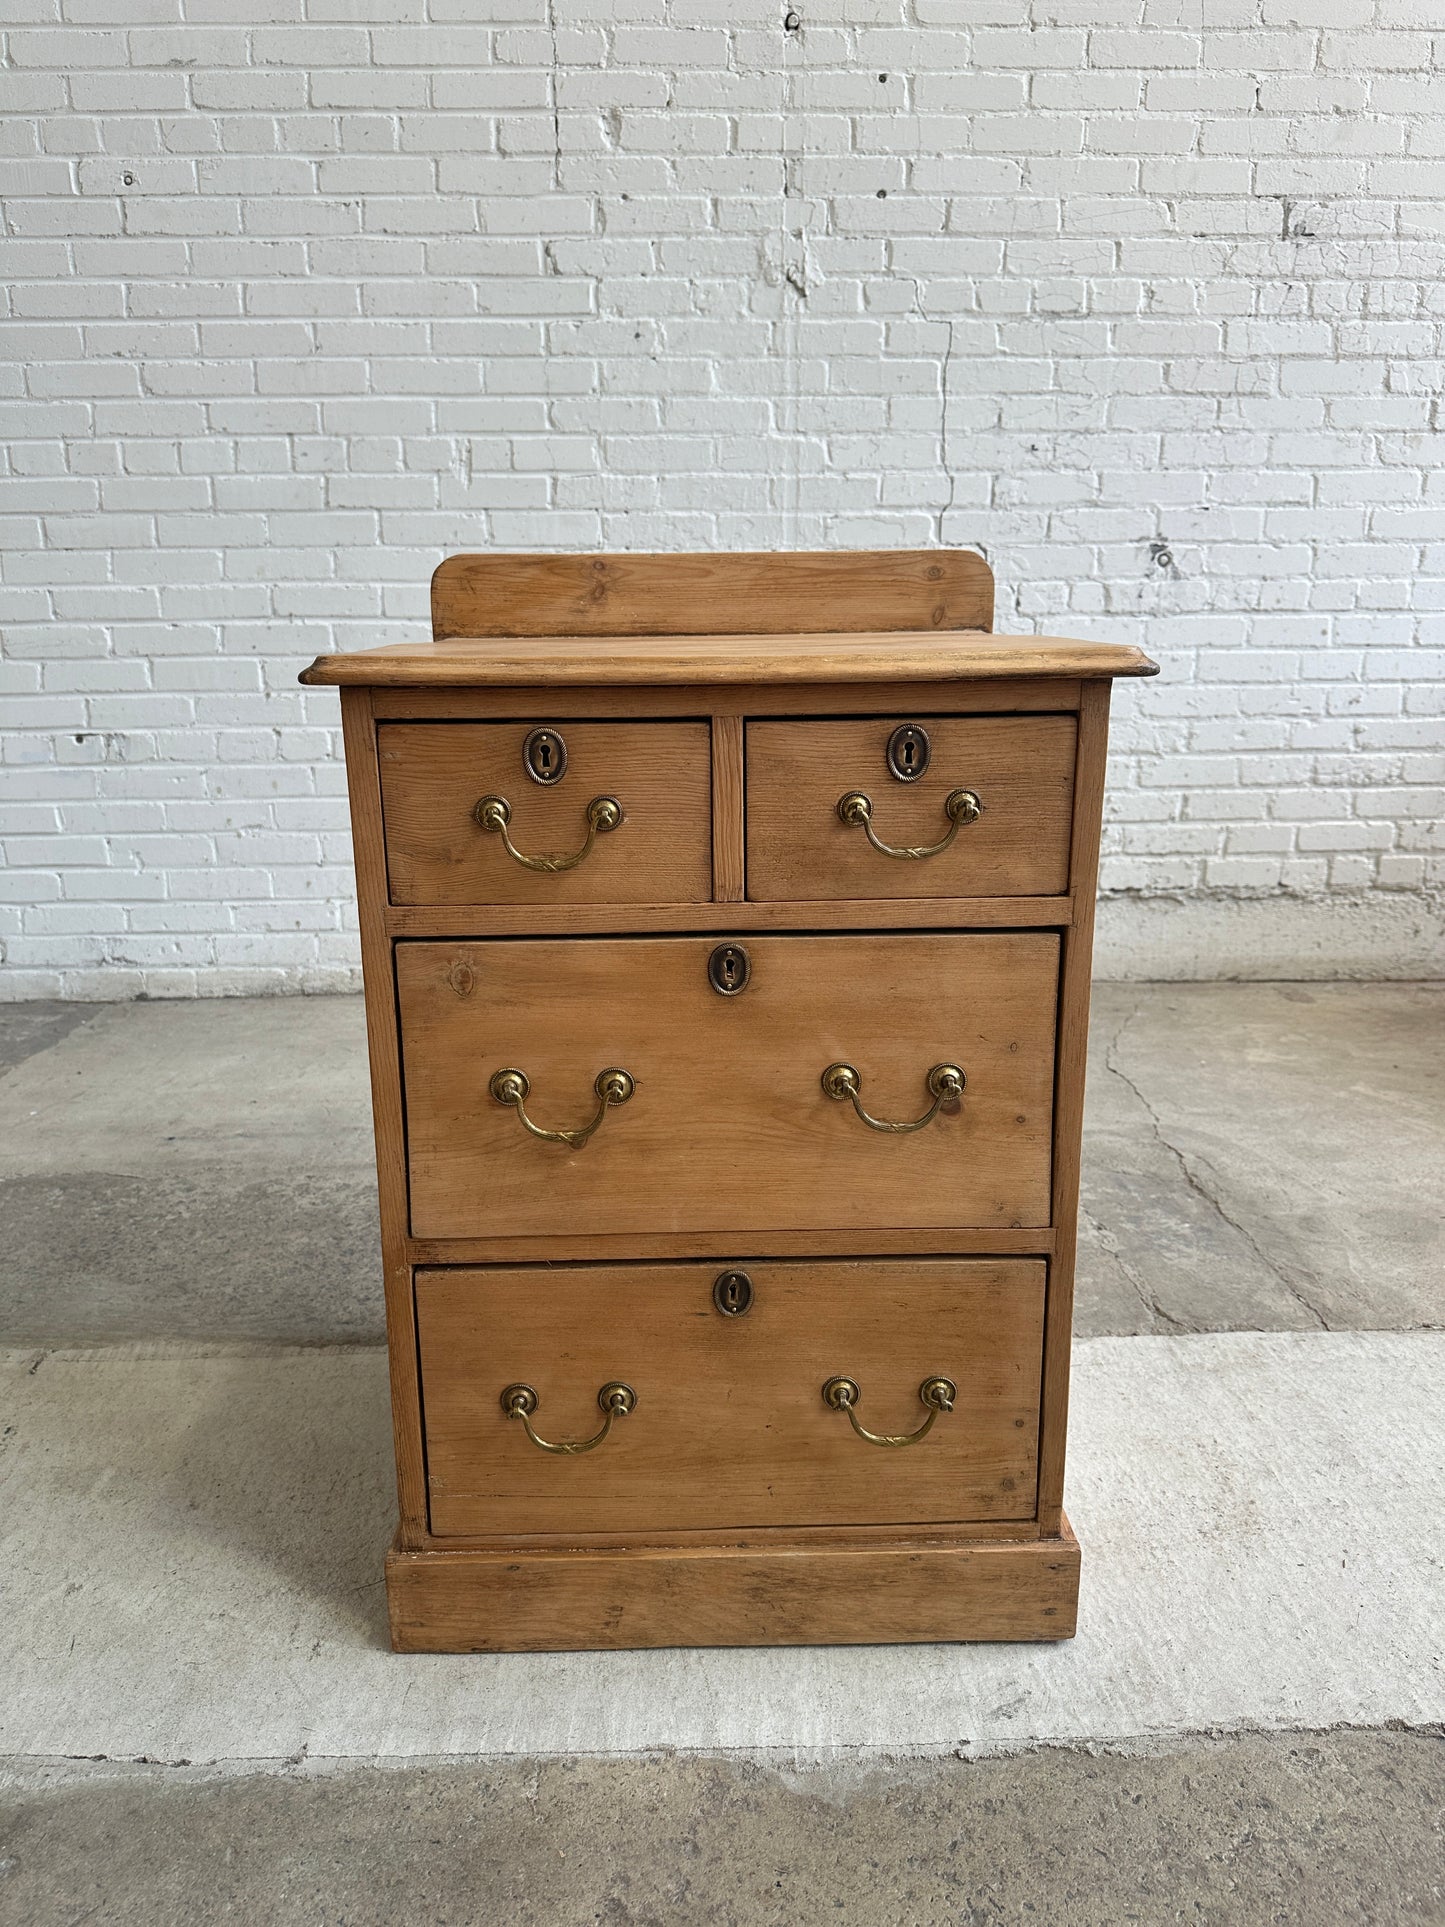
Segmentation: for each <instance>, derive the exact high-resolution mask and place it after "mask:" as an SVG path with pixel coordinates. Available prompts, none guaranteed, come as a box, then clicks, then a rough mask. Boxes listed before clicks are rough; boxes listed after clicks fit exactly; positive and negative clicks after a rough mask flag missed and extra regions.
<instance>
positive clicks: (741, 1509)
mask: <svg viewBox="0 0 1445 1927" xmlns="http://www.w3.org/2000/svg"><path fill="white" fill-rule="evenodd" d="M728 1269H729V1272H730V1274H731V1276H732V1280H733V1282H732V1284H731V1287H730V1289H729V1288H725V1289H724V1291H723V1292H722V1293H721V1294H720V1295H721V1296H722V1298H723V1302H724V1304H735V1303H737V1302H738V1300H739V1295H740V1293H741V1291H742V1287H740V1286H739V1285H738V1284H737V1282H736V1273H737V1271H738V1270H739V1269H740V1267H737V1266H734V1267H730V1268H728ZM741 1269H743V1271H744V1276H745V1278H746V1281H747V1286H748V1288H749V1290H750V1293H751V1298H750V1302H749V1304H748V1308H747V1310H746V1311H745V1312H744V1313H743V1314H742V1315H741V1316H735V1315H729V1314H728V1313H726V1312H724V1311H720V1310H719V1308H718V1305H717V1303H716V1302H715V1297H714V1286H715V1281H716V1280H717V1279H718V1278H719V1276H720V1275H722V1274H723V1268H722V1267H720V1266H718V1265H701V1264H687V1265H682V1264H678V1265H669V1264H655V1265H632V1266H629V1265H615V1264H605V1265H589V1266H576V1267H566V1268H555V1269H554V1268H548V1269H546V1270H541V1271H539V1270H522V1269H516V1270H508V1269H496V1270H492V1269H461V1268H455V1269H445V1270H441V1269H438V1270H423V1271H420V1272H418V1273H417V1278H416V1311H417V1331H418V1335H419V1340H420V1347H421V1375H422V1394H423V1407H424V1410H425V1414H426V1420H425V1423H426V1457H427V1476H428V1485H429V1492H430V1507H431V1529H432V1531H433V1533H435V1534H438V1535H441V1536H461V1537H465V1536H471V1535H478V1536H479V1535H484V1534H490V1533H532V1532H584V1531H587V1532H604V1533H605V1532H633V1531H646V1530H649V1529H651V1530H665V1529H666V1530H671V1529H687V1528H690V1527H725V1528H734V1527H736V1528H745V1527H752V1526H759V1527H761V1526H779V1525H802V1526H807V1525H843V1524H846V1525H851V1526H867V1525H872V1524H881V1525H918V1524H926V1523H929V1522H933V1521H937V1522H940V1523H942V1522H954V1521H958V1522H962V1521H970V1520H1021V1519H1027V1518H1030V1517H1032V1516H1033V1512H1034V1504H1035V1477H1036V1464H1037V1454H1038V1406H1039V1387H1040V1368H1041V1359H1042V1342H1043V1340H1042V1333H1043V1308H1044V1265H1043V1262H1042V1261H1041V1260H1037V1259H1010V1260H993V1259H947V1258H944V1259H879V1260H871V1261H857V1260H847V1261H844V1260H838V1261H834V1262H826V1261H824V1262H814V1263H784V1262H780V1261H760V1262H757V1263H748V1264H746V1265H745V1267H741ZM836 1378H846V1379H848V1380H850V1381H851V1382H852V1385H853V1386H854V1387H855V1388H856V1394H857V1396H856V1400H855V1403H854V1407H853V1410H854V1415H855V1416H856V1418H857V1420H858V1423H859V1424H860V1425H861V1426H863V1427H864V1428H866V1429H867V1430H869V1431H871V1432H873V1433H875V1434H876V1435H878V1436H881V1437H894V1438H902V1437H906V1436H907V1435H909V1434H911V1433H916V1432H918V1431H919V1429H920V1428H921V1427H922V1426H924V1425H925V1424H926V1423H927V1422H928V1421H929V1418H930V1414H931V1415H932V1422H931V1424H928V1429H927V1431H926V1433H925V1435H924V1436H923V1437H921V1438H919V1439H917V1440H916V1442H914V1443H912V1444H910V1445H906V1446H898V1445H894V1446H882V1445H875V1444H872V1443H870V1442H869V1441H868V1440H867V1439H865V1438H863V1437H860V1436H859V1434H858V1433H857V1432H856V1431H855V1430H854V1427H853V1424H852V1422H851V1420H850V1417H849V1414H848V1411H847V1409H846V1408H840V1407H839V1406H837V1405H836V1404H830V1403H829V1402H828V1401H827V1400H826V1399H825V1397H824V1394H823V1387H824V1386H825V1384H827V1383H828V1382H829V1381H830V1380H832V1379H836ZM935 1380H943V1381H946V1382H947V1384H948V1386H949V1387H950V1388H951V1397H947V1405H948V1406H949V1407H951V1409H944V1408H941V1407H940V1406H938V1405H935V1404H925V1403H924V1402H923V1400H922V1397H921V1388H922V1387H924V1386H925V1385H928V1384H931V1383H932V1382H933V1381H935ZM611 1385H619V1386H623V1387H625V1388H626V1390H627V1391H628V1392H629V1393H630V1394H631V1400H632V1403H631V1409H630V1410H628V1411H627V1412H626V1413H625V1415H619V1416H616V1417H614V1419H613V1420H612V1423H611V1425H610V1427H609V1428H608V1430H607V1432H606V1436H604V1437H602V1438H601V1439H600V1441H599V1442H598V1443H597V1444H596V1445H594V1446H592V1447H591V1449H589V1450H587V1451H584V1452H580V1453H577V1452H573V1453H560V1452H556V1451H549V1450H547V1449H545V1447H547V1446H557V1445H573V1446H575V1445H578V1444H585V1443H586V1442H587V1441H588V1440H589V1439H594V1438H596V1437H597V1435H598V1433H599V1432H600V1431H602V1429H603V1425H604V1418H603V1414H602V1412H601V1411H600V1410H599V1403H598V1395H599V1393H600V1392H602V1391H603V1390H604V1388H606V1387H608V1386H611ZM518 1387H522V1388H525V1390H526V1391H527V1392H529V1393H530V1394H531V1395H532V1399H531V1401H527V1400H523V1403H524V1404H526V1405H527V1423H529V1424H530V1426H531V1428H532V1431H533V1432H534V1433H535V1434H536V1437H537V1439H538V1440H540V1441H542V1443H536V1442H534V1440H533V1438H531V1437H529V1435H528V1432H527V1430H526V1428H525V1426H524V1424H523V1421H522V1419H521V1418H520V1417H516V1416H509V1415H508V1411H507V1409H506V1408H505V1407H504V1402H503V1395H504V1394H508V1393H510V1395H511V1403H512V1404H514V1405H515V1403H516V1401H517V1390H516V1388H518ZM933 1396H934V1397H935V1398H939V1397H946V1395H942V1394H938V1393H934V1394H933Z"/></svg>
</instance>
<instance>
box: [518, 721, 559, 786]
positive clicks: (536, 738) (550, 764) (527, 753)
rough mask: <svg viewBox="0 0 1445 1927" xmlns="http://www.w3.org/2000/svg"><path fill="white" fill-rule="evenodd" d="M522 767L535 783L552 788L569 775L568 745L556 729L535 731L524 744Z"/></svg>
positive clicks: (531, 732)
mask: <svg viewBox="0 0 1445 1927" xmlns="http://www.w3.org/2000/svg"><path fill="white" fill-rule="evenodd" d="M522 767H523V768H524V769H525V770H526V772H527V774H528V775H529V776H530V777H531V779H532V781H533V782H534V783H541V784H542V785H543V787H544V788H550V787H551V786H552V784H553V783H560V782H561V781H562V778H563V777H564V776H565V775H566V774H567V745H566V743H564V742H563V740H562V738H561V736H560V735H559V734H558V733H557V731H556V730H555V729H546V728H542V729H534V730H532V731H530V732H529V734H528V736H527V739H526V741H525V742H524V743H523V744H522Z"/></svg>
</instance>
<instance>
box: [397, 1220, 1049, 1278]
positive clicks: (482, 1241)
mask: <svg viewBox="0 0 1445 1927" xmlns="http://www.w3.org/2000/svg"><path fill="white" fill-rule="evenodd" d="M406 1249H407V1256H408V1257H409V1258H410V1260H411V1262H412V1263H413V1264H414V1265H448V1264H450V1265H520V1264H537V1265H549V1264H567V1263H571V1262H573V1261H576V1260H582V1259H585V1260H603V1259H623V1260H629V1261H632V1262H636V1263H646V1262H648V1261H649V1260H653V1259H662V1258H717V1259H718V1264H719V1268H720V1269H721V1267H722V1265H723V1264H724V1263H728V1264H746V1263H747V1262H748V1260H749V1259H750V1258H789V1257H804V1256H806V1257H809V1258H883V1257H914V1258H918V1257H930V1258H937V1257H945V1256H959V1255H968V1256H974V1257H981V1258H1002V1257H1012V1256H1043V1257H1048V1256H1050V1255H1051V1254H1052V1252H1053V1249H1054V1234H1053V1232H1052V1231H1051V1230H1050V1229H1048V1228H1047V1227H1046V1226H1043V1227H1040V1226H1031V1227H1030V1228H1028V1229H1027V1230H1018V1231H1015V1230H1011V1229H1002V1230H1001V1229H999V1228H997V1227H995V1228H994V1229H993V1230H991V1231H972V1230H968V1229H959V1228H957V1227H955V1226H952V1225H949V1226H943V1227H939V1226H934V1227H933V1228H931V1229H930V1230H929V1231H928V1233H927V1234H926V1235H923V1234H920V1233H919V1232H917V1231H892V1230H887V1229H883V1230H880V1229H879V1228H877V1227H876V1226H873V1227H870V1228H869V1229H868V1230H867V1231H856V1230H836V1231H835V1230H829V1229H827V1228H826V1227H823V1228H820V1227H817V1226H812V1227H810V1228H809V1229H808V1230H807V1231H750V1232H749V1233H748V1234H747V1242H746V1244H745V1245H743V1244H730V1245H728V1246H726V1254H725V1255H724V1256H719V1253H720V1252H721V1251H723V1247H722V1246H721V1245H720V1243H719V1240H718V1237H717V1234H716V1233H714V1232H705V1231H691V1232H680V1231H665V1232H664V1231H628V1232H621V1233H617V1232H613V1233H611V1234H603V1233H600V1232H595V1231H593V1232H581V1233H576V1234H573V1235H572V1236H562V1237H557V1236H555V1235H549V1234H547V1233H541V1234H535V1235H529V1236H527V1237H525V1238H409V1239H408V1240H407V1247H406Z"/></svg>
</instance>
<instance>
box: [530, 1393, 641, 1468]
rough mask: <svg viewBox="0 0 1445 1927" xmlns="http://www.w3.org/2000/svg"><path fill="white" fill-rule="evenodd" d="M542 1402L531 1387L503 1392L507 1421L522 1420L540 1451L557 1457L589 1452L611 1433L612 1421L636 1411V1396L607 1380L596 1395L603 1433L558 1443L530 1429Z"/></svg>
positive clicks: (574, 1456)
mask: <svg viewBox="0 0 1445 1927" xmlns="http://www.w3.org/2000/svg"><path fill="white" fill-rule="evenodd" d="M541 1402H542V1401H541V1400H540V1399H539V1398H538V1396H537V1394H536V1392H535V1391H534V1390H533V1389H532V1387H531V1386H530V1385H508V1386H507V1388H506V1389H505V1391H504V1392H503V1393H502V1410H503V1412H504V1413H505V1414H506V1416H507V1417H508V1418H519V1419H520V1420H521V1421H522V1429H523V1430H524V1431H525V1432H526V1434H527V1437H528V1438H529V1439H530V1440H531V1441H532V1443H533V1445H535V1446H536V1447H537V1449H538V1451H539V1452H555V1453H556V1454H557V1456H558V1457H559V1458H564V1459H575V1458H576V1457H577V1455H578V1454H579V1453H581V1452H590V1451H592V1450H593V1449H594V1447H596V1446H599V1445H600V1444H601V1443H602V1441H603V1439H605V1438H606V1437H607V1434H608V1433H609V1432H610V1431H611V1430H612V1424H613V1421H614V1419H620V1418H626V1417H627V1416H628V1414H629V1413H631V1412H633V1411H635V1410H636V1409H637V1394H636V1392H634V1391H633V1389H632V1387H631V1386H630V1385H624V1384H623V1383H622V1381H621V1380H620V1379H615V1378H614V1379H610V1380H609V1381H608V1383H607V1384H606V1385H604V1386H603V1387H602V1389H601V1390H600V1391H599V1392H598V1394H597V1404H598V1407H599V1409H600V1410H601V1412H602V1413H603V1419H602V1430H601V1431H600V1432H594V1433H593V1434H592V1436H591V1438H590V1439H569V1440H564V1441H562V1442H561V1443H560V1444H559V1443H554V1442H553V1441H552V1440H551V1439H544V1438H541V1437H539V1435H538V1434H537V1433H536V1432H534V1431H533V1430H532V1414H533V1412H535V1411H536V1409H537V1407H538V1406H539V1405H540V1404H541Z"/></svg>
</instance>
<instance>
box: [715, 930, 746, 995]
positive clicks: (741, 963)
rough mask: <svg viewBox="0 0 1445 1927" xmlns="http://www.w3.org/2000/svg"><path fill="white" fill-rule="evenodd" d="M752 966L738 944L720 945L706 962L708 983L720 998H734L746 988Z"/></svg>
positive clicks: (744, 951)
mask: <svg viewBox="0 0 1445 1927" xmlns="http://www.w3.org/2000/svg"><path fill="white" fill-rule="evenodd" d="M751 974H752V965H751V964H750V962H749V961H748V953H747V951H746V950H744V949H743V947H742V945H741V944H740V943H720V944H719V945H718V947H717V949H716V950H714V951H713V953H712V955H711V956H710V957H709V958H708V960H707V975H708V982H709V983H710V984H711V985H712V987H713V989H714V990H715V991H716V992H717V993H718V995H719V996H720V997H736V996H737V994H738V992H739V991H740V990H745V989H746V988H747V982H748V978H749V977H750V976H751Z"/></svg>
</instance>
